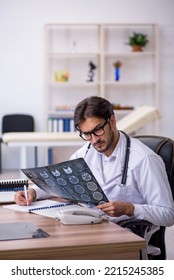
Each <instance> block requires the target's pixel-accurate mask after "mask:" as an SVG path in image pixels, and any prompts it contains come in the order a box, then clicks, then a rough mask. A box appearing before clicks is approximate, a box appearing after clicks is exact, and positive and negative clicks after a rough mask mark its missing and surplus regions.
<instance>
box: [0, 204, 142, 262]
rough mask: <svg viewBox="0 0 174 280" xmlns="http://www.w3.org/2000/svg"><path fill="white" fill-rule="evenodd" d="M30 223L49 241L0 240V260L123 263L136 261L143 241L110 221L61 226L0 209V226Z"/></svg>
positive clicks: (49, 219) (44, 218) (36, 217)
mask: <svg viewBox="0 0 174 280" xmlns="http://www.w3.org/2000/svg"><path fill="white" fill-rule="evenodd" d="M22 221H23V222H24V221H25V222H32V223H33V224H35V225H37V226H39V227H40V228H42V229H43V230H44V231H46V232H47V233H48V234H50V237H48V238H38V239H25V240H12V241H11V240H10V241H0V259H3V260H8V259H10V260H15V259H20V260H22V259H23V260H25V259H28V260H29V259H39V260H43V259H49V260H50V259H56V260H58V259H60V260H66V259H68V260H73V259H74V260H77V259H80V260H109V259H111V260H116V259H119V260H122V259H139V255H140V254H139V252H140V250H141V249H143V248H145V240H144V239H142V238H140V237H139V236H137V235H135V234H133V233H131V232H129V231H128V230H126V229H123V228H121V227H119V226H118V225H116V224H114V223H111V222H107V221H106V222H103V223H101V224H96V225H71V226H70V225H63V224H61V223H59V222H58V221H56V220H54V219H52V218H47V217H43V216H40V215H36V214H32V213H31V214H29V213H23V212H17V211H12V210H9V209H5V208H2V207H0V223H6V222H8V223H10V222H22Z"/></svg>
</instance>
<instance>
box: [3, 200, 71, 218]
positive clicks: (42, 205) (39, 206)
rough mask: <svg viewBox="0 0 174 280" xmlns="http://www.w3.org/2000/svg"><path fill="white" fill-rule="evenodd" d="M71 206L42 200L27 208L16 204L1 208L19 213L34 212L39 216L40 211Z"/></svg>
mask: <svg viewBox="0 0 174 280" xmlns="http://www.w3.org/2000/svg"><path fill="white" fill-rule="evenodd" d="M66 205H71V203H66V202H57V201H55V200H50V199H44V200H39V201H34V202H32V204H31V205H29V206H21V205H18V204H10V205H3V208H7V209H11V210H14V211H20V212H34V213H37V214H40V213H39V212H40V211H41V210H49V209H56V208H58V207H61V206H66Z"/></svg>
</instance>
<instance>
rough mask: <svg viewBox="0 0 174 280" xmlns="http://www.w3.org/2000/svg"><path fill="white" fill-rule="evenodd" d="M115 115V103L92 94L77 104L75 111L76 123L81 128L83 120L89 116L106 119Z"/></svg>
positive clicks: (76, 126) (77, 127)
mask: <svg viewBox="0 0 174 280" xmlns="http://www.w3.org/2000/svg"><path fill="white" fill-rule="evenodd" d="M112 115H114V110H113V105H112V104H111V103H110V102H109V101H108V100H106V99H105V98H103V97H99V96H91V97H87V98H85V99H83V100H82V101H81V102H80V103H78V104H77V106H76V108H75V111H74V125H75V128H76V129H77V130H79V124H80V122H81V121H85V120H86V119H87V118H91V117H97V118H103V119H105V120H107V119H110V117H111V116H112Z"/></svg>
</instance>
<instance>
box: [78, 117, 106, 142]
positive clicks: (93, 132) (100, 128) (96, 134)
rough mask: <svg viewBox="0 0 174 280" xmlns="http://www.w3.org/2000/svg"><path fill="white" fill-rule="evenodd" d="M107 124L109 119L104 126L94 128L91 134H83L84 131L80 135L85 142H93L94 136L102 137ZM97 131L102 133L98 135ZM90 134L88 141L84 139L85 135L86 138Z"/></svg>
mask: <svg viewBox="0 0 174 280" xmlns="http://www.w3.org/2000/svg"><path fill="white" fill-rule="evenodd" d="M107 123H109V119H107V120H106V121H105V122H104V124H103V125H101V126H99V127H98V128H94V129H93V130H92V131H89V132H82V131H81V132H80V133H79V136H80V137H81V138H82V139H83V140H84V141H89V140H91V138H92V134H94V135H95V136H102V135H103V134H104V133H105V131H104V127H105V126H106V124H107ZM97 130H101V131H102V132H101V133H99V134H98V133H96V132H95V131H97ZM88 134H89V138H88V139H86V138H83V135H84V136H85V137H86V136H87V135H88Z"/></svg>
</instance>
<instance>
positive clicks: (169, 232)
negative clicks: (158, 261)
mask: <svg viewBox="0 0 174 280" xmlns="http://www.w3.org/2000/svg"><path fill="white" fill-rule="evenodd" d="M19 178H21V174H20V171H18V170H11V171H3V172H2V173H1V174H0V180H6V179H19ZM166 252H167V259H168V260H174V226H172V227H169V228H166Z"/></svg>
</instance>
